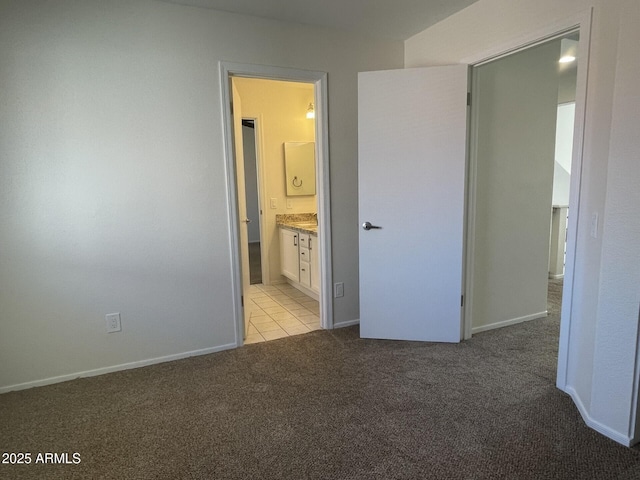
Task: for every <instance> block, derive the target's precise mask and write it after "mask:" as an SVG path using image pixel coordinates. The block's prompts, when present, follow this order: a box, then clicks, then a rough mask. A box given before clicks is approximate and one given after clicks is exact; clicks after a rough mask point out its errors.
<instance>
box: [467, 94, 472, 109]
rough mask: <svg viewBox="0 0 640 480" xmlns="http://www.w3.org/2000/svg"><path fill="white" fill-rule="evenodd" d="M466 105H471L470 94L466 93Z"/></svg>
mask: <svg viewBox="0 0 640 480" xmlns="http://www.w3.org/2000/svg"><path fill="white" fill-rule="evenodd" d="M467 105H469V106H470V105H471V92H467Z"/></svg>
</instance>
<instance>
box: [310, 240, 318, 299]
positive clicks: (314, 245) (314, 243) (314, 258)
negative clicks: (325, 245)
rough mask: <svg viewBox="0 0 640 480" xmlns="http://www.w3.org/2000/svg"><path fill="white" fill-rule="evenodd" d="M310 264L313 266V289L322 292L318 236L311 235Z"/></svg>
mask: <svg viewBox="0 0 640 480" xmlns="http://www.w3.org/2000/svg"><path fill="white" fill-rule="evenodd" d="M309 257H310V259H309V264H310V268H311V290H313V291H314V292H316V293H320V261H319V257H318V237H314V236H313V235H309Z"/></svg>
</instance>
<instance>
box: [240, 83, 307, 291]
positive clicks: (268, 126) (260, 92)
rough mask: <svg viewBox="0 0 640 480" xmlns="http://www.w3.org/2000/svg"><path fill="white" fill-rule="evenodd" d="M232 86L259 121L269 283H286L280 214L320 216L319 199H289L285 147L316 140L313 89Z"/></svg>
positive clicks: (246, 114) (293, 85) (245, 113)
mask: <svg viewBox="0 0 640 480" xmlns="http://www.w3.org/2000/svg"><path fill="white" fill-rule="evenodd" d="M233 82H234V85H236V87H237V88H238V92H239V94H240V98H241V99H242V115H243V116H244V117H252V118H259V119H260V120H259V122H260V126H259V128H260V136H261V140H260V143H261V145H260V150H261V152H262V154H263V157H264V158H263V165H264V166H265V168H264V170H263V172H262V175H263V177H264V178H263V179H262V180H263V182H264V185H265V187H266V188H265V194H264V195H265V197H266V199H267V202H266V204H265V205H264V208H263V213H262V228H263V230H264V234H265V235H264V237H265V238H264V242H265V248H266V252H267V257H266V258H264V259H263V261H267V262H269V278H268V279H265V280H267V282H265V283H269V284H271V283H282V282H283V281H284V278H283V277H282V275H280V239H279V238H280V237H279V234H278V228H277V227H276V214H282V213H317V212H318V200H317V197H316V195H304V196H298V197H287V195H286V179H285V166H284V145H283V144H284V142H314V141H315V122H314V120H311V119H308V118H307V117H306V113H307V108H308V106H309V103H311V102H313V96H314V86H313V84H310V83H297V82H281V81H274V80H262V79H255V78H234V79H233ZM272 198H275V199H276V205H277V206H276V208H271V199H272ZM287 202H289V205H290V208H289V206H288V205H287Z"/></svg>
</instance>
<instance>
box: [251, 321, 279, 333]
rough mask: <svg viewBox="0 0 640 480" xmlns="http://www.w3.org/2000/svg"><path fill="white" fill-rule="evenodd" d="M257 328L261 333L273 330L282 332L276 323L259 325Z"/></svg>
mask: <svg viewBox="0 0 640 480" xmlns="http://www.w3.org/2000/svg"><path fill="white" fill-rule="evenodd" d="M256 328H257V329H258V331H259V332H260V333H265V332H271V331H273V330H282V328H280V325H278V324H277V323H276V322H265V323H258V324H257V325H256Z"/></svg>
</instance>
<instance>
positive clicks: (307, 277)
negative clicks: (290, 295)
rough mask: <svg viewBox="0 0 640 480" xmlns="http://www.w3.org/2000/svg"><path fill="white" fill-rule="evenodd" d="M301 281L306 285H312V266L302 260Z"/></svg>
mask: <svg viewBox="0 0 640 480" xmlns="http://www.w3.org/2000/svg"><path fill="white" fill-rule="evenodd" d="M300 283H301V284H302V285H304V286H306V287H309V286H311V268H310V264H309V263H307V262H300Z"/></svg>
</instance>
